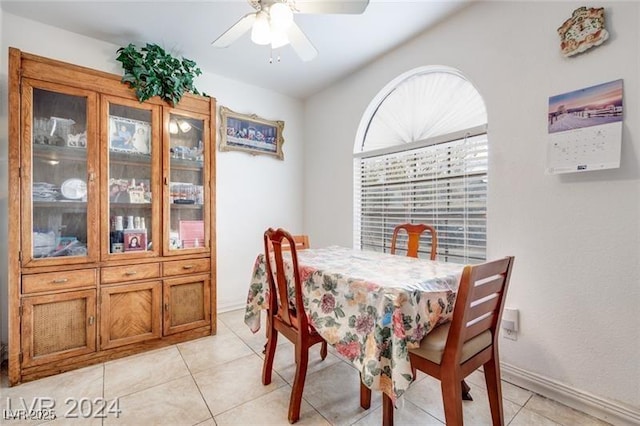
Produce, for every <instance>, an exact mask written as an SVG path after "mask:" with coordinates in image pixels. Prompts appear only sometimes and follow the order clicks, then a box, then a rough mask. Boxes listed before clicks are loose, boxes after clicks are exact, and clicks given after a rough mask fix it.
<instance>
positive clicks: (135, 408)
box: [0, 310, 606, 426]
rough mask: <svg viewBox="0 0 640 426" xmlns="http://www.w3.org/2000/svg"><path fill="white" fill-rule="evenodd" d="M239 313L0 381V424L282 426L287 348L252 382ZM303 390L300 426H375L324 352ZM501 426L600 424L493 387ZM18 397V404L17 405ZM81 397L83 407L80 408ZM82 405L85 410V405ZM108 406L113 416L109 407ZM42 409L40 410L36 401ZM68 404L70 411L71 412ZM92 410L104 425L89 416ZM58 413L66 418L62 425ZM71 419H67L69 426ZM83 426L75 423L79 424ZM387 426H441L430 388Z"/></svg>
mask: <svg viewBox="0 0 640 426" xmlns="http://www.w3.org/2000/svg"><path fill="white" fill-rule="evenodd" d="M243 314H244V312H243V311H242V310H238V311H232V312H227V313H224V314H220V315H219V316H218V320H219V321H218V334H217V335H216V336H210V337H205V338H202V339H198V340H194V341H191V342H186V343H181V344H178V345H174V346H171V347H168V348H163V349H159V350H155V351H152V352H147V353H144V354H140V355H134V356H131V357H128V358H123V359H119V360H115V361H110V362H106V363H104V364H99V365H95V366H91V367H86V368H83V369H80V370H76V371H72V372H68V373H64V374H60V375H57V376H53V377H48V378H44V379H41V380H37V381H34V382H29V383H25V384H22V385H19V386H15V387H12V388H9V387H8V386H7V377H6V372H3V376H2V384H1V386H0V409H1V410H2V414H3V417H0V419H2V420H0V423H2V424H3V425H4V424H7V425H18V424H30V425H35V424H41V423H43V422H42V421H34V420H29V421H26V420H22V421H20V420H10V421H7V420H6V414H8V412H7V411H6V410H7V409H8V406H7V405H8V404H9V403H10V404H11V409H12V410H14V411H15V410H16V409H18V408H20V404H21V403H22V401H25V402H26V403H27V404H30V403H33V401H40V400H38V397H40V398H43V397H46V398H49V401H51V400H53V401H55V412H56V415H57V419H56V420H54V421H51V422H48V423H47V424H62V425H66V424H87V425H105V426H106V425H112V424H126V425H203V426H204V425H207V426H209V425H219V426H222V425H250V424H251V425H275V424H279V425H288V424H289V423H288V422H287V408H288V404H289V395H290V392H291V383H292V381H293V374H294V372H295V362H294V359H293V346H292V345H291V344H290V343H289V342H288V341H287V340H286V339H285V338H281V339H279V340H280V341H279V343H280V345H279V346H278V350H277V351H276V359H275V362H274V369H275V372H274V373H277V374H274V375H273V381H272V383H271V384H270V385H269V386H263V385H262V384H261V382H260V377H261V371H262V359H263V355H262V348H263V345H264V333H263V332H262V331H261V332H258V333H257V334H255V335H254V334H251V332H250V331H249V329H248V328H247V327H246V326H245V325H244V322H243ZM310 358H311V360H310V366H309V370H308V373H307V381H306V384H305V389H304V399H303V403H302V411H301V418H300V420H299V422H298V423H297V424H299V425H301V426H303V425H358V426H365V425H380V424H381V418H382V417H381V416H382V408H381V407H380V403H381V398H380V396H379V395H378V394H376V393H375V392H374V397H373V399H372V406H371V409H369V410H363V409H361V408H360V404H359V386H358V379H359V376H358V372H357V371H356V370H355V369H354V368H353V367H352V366H351V364H350V363H348V362H346V361H343V360H342V359H340V358H338V357H337V356H336V355H335V353H332V352H331V351H330V353H329V355H328V356H327V358H326V359H325V360H324V361H321V360H320V356H319V347H318V348H317V349H316V348H313V349H312V351H311V356H310ZM468 382H469V383H470V385H471V386H472V395H473V397H474V399H475V400H474V401H472V402H470V401H464V418H465V423H466V424H467V425H485V424H486V425H489V424H491V417H490V414H489V403H488V400H487V394H486V392H485V389H484V378H483V376H482V374H481V373H479V372H476V373H474V374H472V375H471V376H470V377H469V379H468ZM503 394H504V395H503V396H504V415H505V421H506V422H507V423H508V424H509V425H512V426H524V425H527V426H529V425H542V426H547V425H548V426H551V425H565V426H569V425H606V423H604V422H601V421H599V420H597V419H595V418H593V417H590V416H587V415H585V414H583V413H581V412H578V411H575V410H573V409H571V408H568V407H566V406H563V405H561V404H558V403H556V402H554V401H551V400H548V399H546V398H543V397H540V396H538V395H535V394H533V393H531V392H529V391H527V390H525V389H522V388H519V387H517V386H514V385H511V384H509V383H506V382H503ZM21 398H22V399H21ZM81 398H85V399H84V400H83V399H81ZM90 401H91V403H90ZM113 401H118V403H119V404H118V405H119V407H118V408H119V409H120V410H121V412H120V414H119V416H118V417H116V416H115V415H114V414H113V411H114V410H113V408H115V407H113V406H110V405H109V404H107V405H105V402H107V403H111V402H113ZM42 402H43V403H46V401H42ZM74 404H77V407H76V406H74ZM101 408H102V409H103V410H102V413H101V414H103V415H106V418H104V417H103V418H100V416H99V415H96V411H100V409H101ZM65 412H68V415H66V416H65ZM70 416H76V417H77V418H71V417H70ZM83 417H84V418H83ZM395 424H396V425H400V426H401V425H418V424H420V425H443V424H444V414H443V409H442V402H441V395H440V387H439V382H438V381H436V380H433V379H431V378H430V377H428V376H425V375H422V374H421V373H420V375H419V376H418V381H417V382H416V383H415V384H414V385H412V386H411V388H410V389H409V391H408V392H407V393H406V394H405V396H404V397H403V398H402V399H401V400H400V402H399V408H398V409H397V410H396V412H395Z"/></svg>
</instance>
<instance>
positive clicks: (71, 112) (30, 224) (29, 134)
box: [21, 79, 99, 265]
mask: <svg viewBox="0 0 640 426" xmlns="http://www.w3.org/2000/svg"><path fill="white" fill-rule="evenodd" d="M22 98H23V100H22V104H23V110H22V117H23V118H22V119H23V129H24V130H23V135H22V138H23V139H24V140H25V142H26V141H31V143H30V144H29V143H24V144H22V146H23V155H22V165H21V173H22V179H23V182H25V184H24V185H22V186H23V192H22V200H23V213H22V214H23V218H22V219H23V223H24V224H25V227H24V230H23V246H22V252H23V256H22V260H23V264H25V265H28V264H31V263H37V264H38V265H47V264H52V265H53V264H60V263H64V264H70V263H71V264H73V263H82V262H90V261H93V260H96V259H97V257H98V247H99V246H98V243H97V242H98V232H97V231H96V230H95V229H93V228H92V227H91V226H89V224H90V223H91V218H92V217H95V216H96V215H97V213H98V205H99V200H98V196H97V194H98V192H97V190H96V188H97V178H96V170H97V165H98V161H97V153H98V149H97V143H96V124H95V123H96V114H97V98H96V96H95V94H93V93H91V92H86V91H83V90H80V89H75V88H67V87H64V86H60V85H55V84H47V83H42V82H35V81H30V80H28V79H25V81H24V82H23V91H22ZM27 182H30V183H29V184H27Z"/></svg>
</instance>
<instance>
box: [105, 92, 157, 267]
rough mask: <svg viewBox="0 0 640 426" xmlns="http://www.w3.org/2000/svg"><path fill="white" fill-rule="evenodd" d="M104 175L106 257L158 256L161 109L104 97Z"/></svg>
mask: <svg viewBox="0 0 640 426" xmlns="http://www.w3.org/2000/svg"><path fill="white" fill-rule="evenodd" d="M102 108H103V111H102V117H103V119H104V120H105V123H104V124H103V132H104V133H103V136H104V137H103V140H104V143H105V145H106V146H105V149H104V150H103V155H105V156H106V157H105V160H106V161H103V163H104V164H106V171H105V172H106V173H104V175H105V179H103V185H104V188H105V190H104V191H103V194H104V195H103V200H104V201H103V204H104V205H106V206H108V207H107V209H106V217H105V218H104V219H105V220H103V227H104V228H103V235H104V236H105V240H107V237H106V236H108V241H105V245H104V246H103V250H104V251H105V253H106V254H107V257H120V256H127V257H131V256H134V257H145V256H154V255H157V254H158V252H159V248H158V246H159V245H158V243H156V244H155V245H154V239H156V238H158V236H159V230H160V228H159V227H160V221H159V212H160V210H159V209H160V207H159V206H160V204H159V197H156V194H158V193H159V192H158V189H159V180H160V179H159V176H160V157H159V154H160V151H159V149H157V148H158V147H157V146H154V145H158V143H157V142H156V141H157V140H158V137H157V136H156V135H157V134H158V129H157V127H158V124H157V123H159V117H160V115H159V114H160V111H159V107H157V106H153V105H148V104H140V103H137V102H135V101H128V100H124V99H119V98H111V97H107V96H105V97H103V103H102Z"/></svg>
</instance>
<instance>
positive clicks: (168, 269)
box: [163, 258, 210, 277]
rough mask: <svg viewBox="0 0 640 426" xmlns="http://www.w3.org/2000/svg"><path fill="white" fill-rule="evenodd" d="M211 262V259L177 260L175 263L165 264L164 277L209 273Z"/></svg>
mask: <svg viewBox="0 0 640 426" xmlns="http://www.w3.org/2000/svg"><path fill="white" fill-rule="evenodd" d="M209 265H210V260H209V259H206V258H205V259H191V260H176V261H173V262H165V263H164V266H163V274H164V276H165V277H166V276H169V275H184V274H195V273H197V272H208V271H209V269H210V268H209Z"/></svg>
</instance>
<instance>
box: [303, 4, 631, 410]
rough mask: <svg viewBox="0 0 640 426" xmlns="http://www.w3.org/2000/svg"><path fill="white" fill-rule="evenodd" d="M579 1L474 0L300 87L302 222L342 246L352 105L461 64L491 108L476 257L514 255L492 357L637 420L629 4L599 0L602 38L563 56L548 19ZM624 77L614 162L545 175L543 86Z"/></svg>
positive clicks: (554, 88) (348, 237) (357, 113)
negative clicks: (484, 241) (432, 70)
mask: <svg viewBox="0 0 640 426" xmlns="http://www.w3.org/2000/svg"><path fill="white" fill-rule="evenodd" d="M583 5H584V2H566V1H562V2H494V3H491V2H486V3H485V2H482V3H476V4H474V5H472V6H470V7H468V8H466V9H464V10H463V11H461V12H460V13H458V14H457V15H455V16H453V17H452V18H451V19H449V20H447V21H445V22H444V23H442V24H440V25H439V26H437V27H436V28H434V29H432V30H430V31H427V32H426V33H424V34H422V35H421V36H419V37H417V38H416V39H414V40H412V41H411V42H409V43H408V44H406V45H404V46H403V47H401V48H399V49H396V50H394V51H393V52H391V53H389V54H387V55H385V56H383V57H381V58H379V59H378V60H376V61H375V62H373V63H371V64H370V65H369V66H366V67H365V68H363V69H361V70H360V71H358V72H357V73H355V74H353V75H351V76H350V77H348V78H346V79H345V80H343V81H341V82H339V83H338V84H335V85H333V86H332V87H330V88H329V89H326V90H324V91H323V92H321V93H318V94H317V95H315V96H313V97H311V98H310V99H308V100H307V103H306V117H305V123H306V126H305V141H306V144H307V145H306V148H305V154H304V155H305V164H306V167H307V174H306V181H305V194H306V197H305V210H304V211H305V214H304V224H305V229H306V231H307V232H308V233H309V234H310V235H311V238H312V239H313V241H314V244H318V245H327V244H342V245H347V246H349V245H351V244H352V233H353V218H352V214H353V199H352V198H353V194H352V182H353V177H352V173H353V172H352V152H353V145H354V138H355V134H356V130H357V127H358V124H359V121H360V119H361V117H362V113H363V112H364V110H365V108H366V107H367V105H368V103H369V102H370V100H371V99H373V97H374V96H375V95H376V94H377V93H378V91H379V90H380V89H381V88H383V87H384V86H385V85H386V84H387V83H388V82H389V81H391V80H392V79H393V78H394V77H396V76H398V75H400V74H402V73H403V72H406V71H408V70H410V69H413V68H416V67H419V66H424V65H436V64H440V65H447V66H452V67H454V68H457V69H459V70H460V71H461V72H462V73H463V74H464V75H466V76H467V77H468V78H469V79H470V80H471V81H472V82H473V83H474V84H475V85H476V87H477V89H478V90H479V92H480V93H481V94H482V96H483V97H484V100H485V102H486V105H487V109H488V113H489V146H490V154H489V155H490V166H489V167H490V184H489V185H490V187H489V211H488V227H489V230H488V239H489V240H488V254H489V257H490V258H496V257H499V256H503V255H507V254H513V255H515V256H516V262H515V268H514V272H513V276H512V281H511V288H510V290H509V295H508V301H507V305H508V306H513V307H516V308H519V309H520V313H521V331H520V333H519V337H518V340H517V341H515V342H514V341H510V340H505V339H501V356H502V361H503V362H505V363H507V364H509V365H512V366H514V367H515V368H517V369H521V370H523V371H526V372H528V373H530V374H532V375H533V376H535V377H538V378H541V379H542V380H547V381H548V383H551V384H554V386H557V387H559V388H563V389H565V390H570V391H574V390H575V391H576V392H577V394H579V395H582V396H583V397H585V396H588V395H594V396H595V397H596V398H597V399H601V400H606V401H611V402H612V403H613V404H614V405H616V404H618V405H620V406H625V407H628V406H631V408H630V410H631V411H634V412H635V413H638V414H637V415H638V416H639V417H638V418H640V361H639V360H640V327H639V323H640V316H639V315H638V313H637V312H638V306H640V271H639V264H640V262H639V261H638V259H640V211H639V210H640V187H639V183H640V175H639V172H640V169H639V160H638V156H639V152H640V120H639V112H640V111H639V110H638V103H639V100H640V88H639V78H640V49H639V45H640V43H639V42H640V35H639V31H638V28H639V27H640V5H639V4H638V3H634V2H608V3H598V6H604V7H605V8H606V14H607V27H608V29H609V31H610V33H611V36H610V39H609V40H608V41H607V42H606V43H605V44H604V45H602V46H600V47H598V48H596V49H593V50H591V51H589V52H587V53H584V54H582V55H579V56H577V57H573V58H563V57H562V56H561V54H560V52H559V37H558V35H557V33H556V28H558V27H559V26H560V25H561V24H562V23H563V22H564V21H565V20H566V19H567V18H568V17H570V16H571V13H572V11H573V10H574V9H576V8H577V7H579V6H583ZM619 78H623V79H624V102H625V105H624V108H625V118H624V132H623V146H622V162H621V167H620V169H616V170H609V171H593V172H588V173H582V174H570V175H563V176H548V175H545V173H544V167H545V155H546V145H545V144H546V142H547V128H546V124H547V105H548V97H549V96H550V95H555V94H559V93H564V92H567V91H571V90H574V89H579V88H583V87H587V86H591V85H594V84H598V83H603V82H607V81H611V80H615V79H619Z"/></svg>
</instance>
